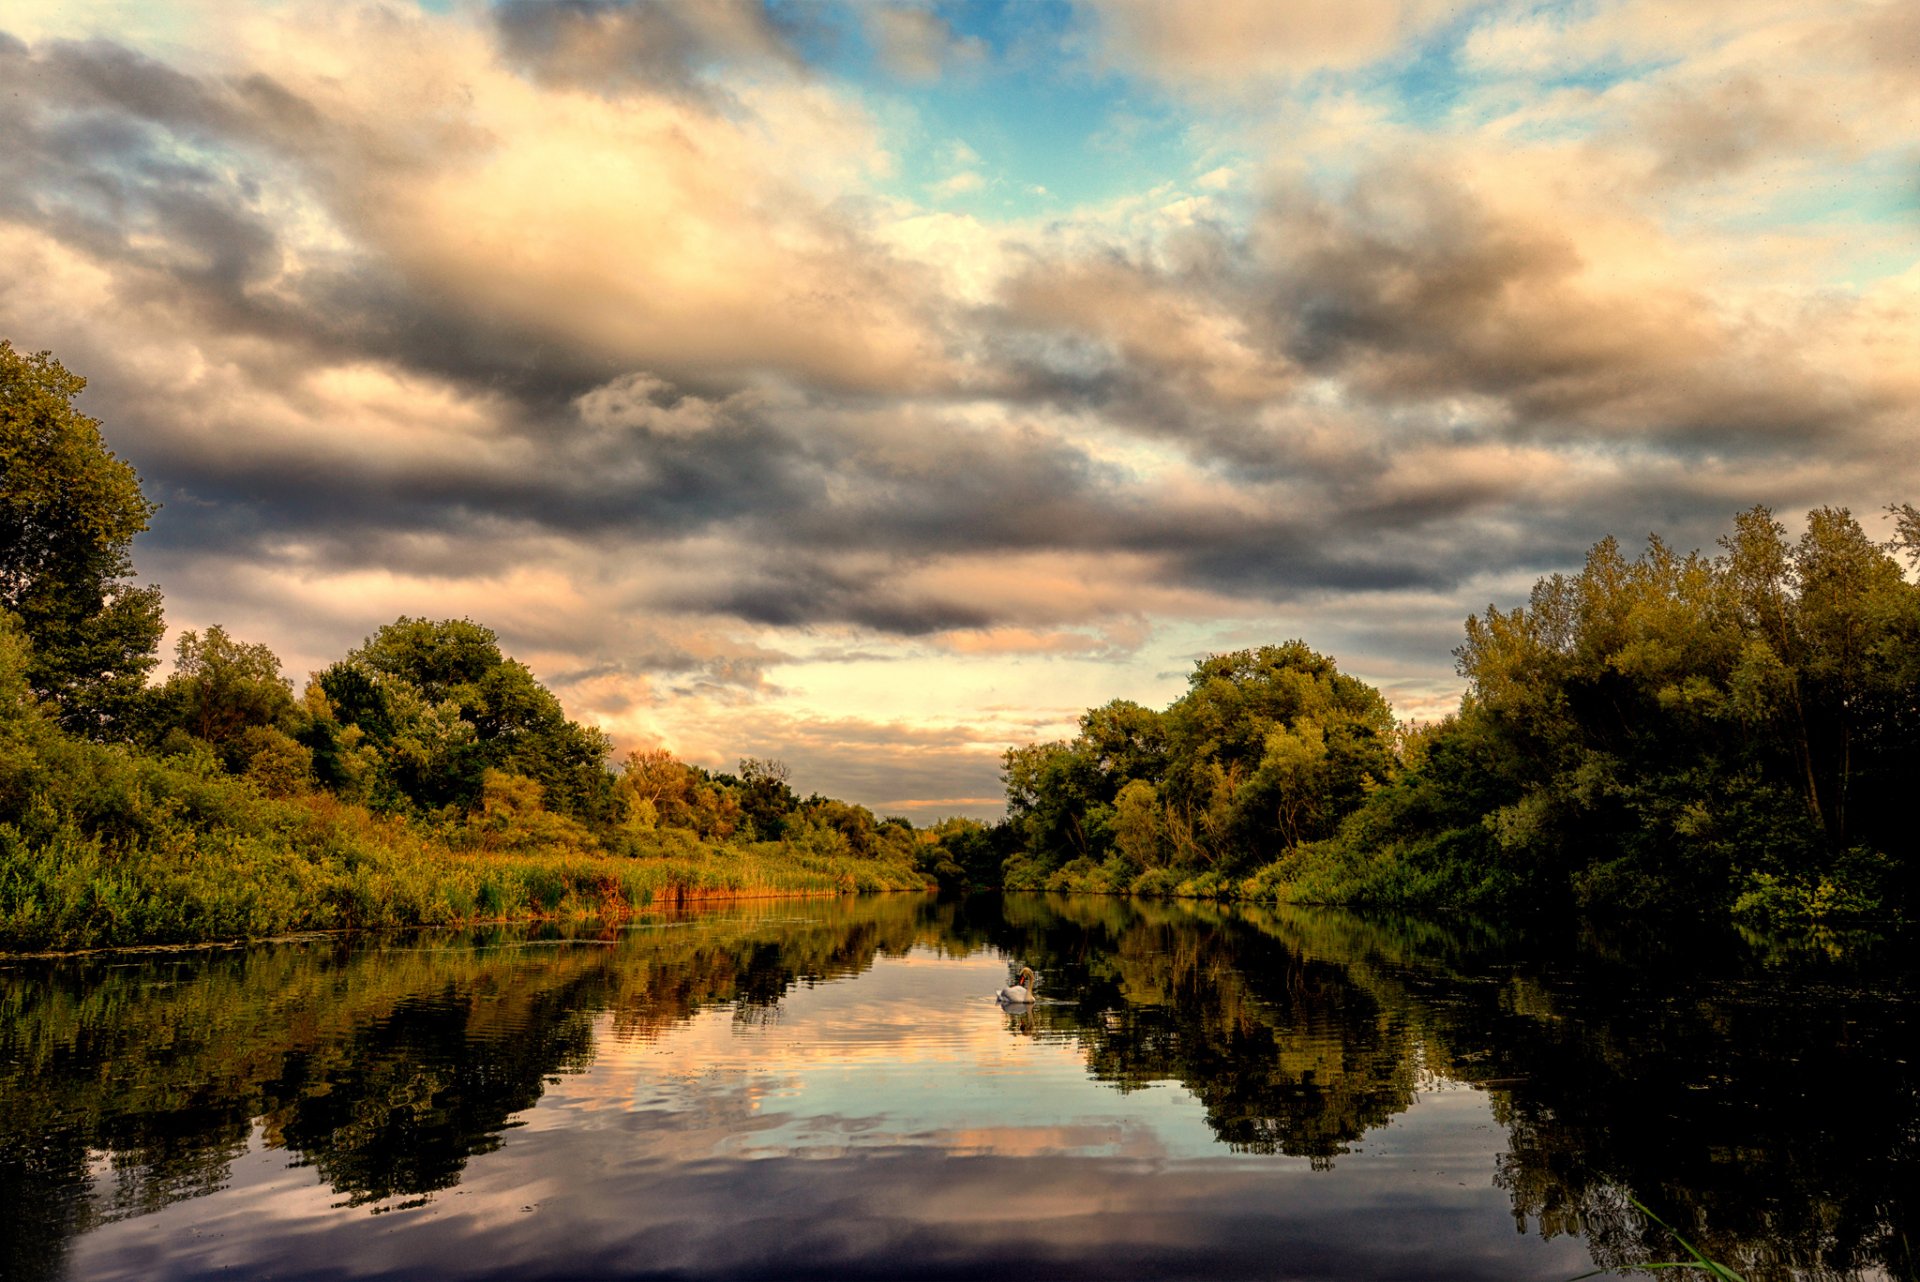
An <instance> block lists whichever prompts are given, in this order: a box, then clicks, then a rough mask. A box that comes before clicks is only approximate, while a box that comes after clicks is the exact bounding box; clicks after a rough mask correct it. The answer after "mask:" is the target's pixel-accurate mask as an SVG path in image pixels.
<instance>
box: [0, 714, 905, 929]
mask: <svg viewBox="0 0 1920 1282" xmlns="http://www.w3.org/2000/svg"><path fill="white" fill-rule="evenodd" d="M16 746H18V745H16ZM34 746H36V747H39V748H42V749H45V751H40V752H35V753H27V752H21V751H16V752H13V753H10V754H8V760H7V761H6V762H5V763H4V764H3V765H0V951H14V952H19V951H39V950H44V951H62V950H72V949H83V948H103V947H116V946H124V945H132V944H171V943H200V942H207V941H213V940H227V939H258V938H263V937H266V936H271V935H281V934H290V933H296V932H301V931H315V930H342V929H355V928H364V927H391V926H436V925H457V924H463V923H469V922H477V921H509V920H528V919H539V918H567V917H587V916H598V917H614V918H618V917H624V916H628V915H631V914H633V913H635V912H639V911H642V910H644V909H647V908H649V907H651V906H655V905H668V904H675V903H684V902H689V901H697V900H704V899H723V898H752V897H758V896H775V895H837V894H851V893H856V892H861V891H879V890H906V889H914V890H918V889H921V888H923V887H924V886H925V884H926V880H927V879H926V878H925V877H924V876H922V875H921V874H920V873H919V872H917V871H916V870H915V869H913V868H912V867H911V866H909V865H908V864H906V863H904V862H898V861H896V862H887V861H883V860H878V859H860V858H856V857H852V856H848V855H832V854H826V855H823V854H820V853H818V852H816V851H812V850H808V849H803V848H801V847H798V846H793V845H789V844H785V843H772V842H766V843H757V844H727V845H720V846H716V845H708V844H704V843H701V842H699V841H697V840H693V839H692V838H691V837H690V836H688V835H687V834H683V833H671V832H668V833H658V834H644V833H643V834H639V835H637V836H636V837H633V838H630V839H629V840H627V841H626V842H624V843H623V845H624V848H625V849H626V850H628V851H631V852H632V853H631V854H623V855H619V856H615V855H610V854H608V853H606V852H605V851H604V850H601V849H598V848H596V847H594V846H593V845H591V844H584V845H581V844H568V845H547V846H541V847H532V846H526V845H516V846H511V847H509V848H506V849H498V848H489V846H490V845H492V844H493V843H491V842H490V841H476V840H473V839H471V838H470V835H469V834H467V833H466V832H465V831H463V830H462V829H460V828H459V827H457V826H452V825H447V826H441V827H429V826H426V825H421V824H415V823H409V822H407V821H405V820H401V819H394V818H383V817H381V816H378V815H375V814H372V813H370V812H369V811H367V810H366V809H364V808H363V807H360V806H358V805H353V804H350V803H347V802H343V801H341V800H339V799H337V798H335V797H332V796H330V795H327V794H323V793H315V794H311V795H305V796H298V797H290V798H278V799H276V798H271V797H267V796H264V795H262V794H261V793H260V792H259V791H258V790H256V789H255V788H254V787H253V786H252V785H251V784H250V783H249V782H248V781H246V780H244V779H238V778H233V777H229V776H225V775H222V774H219V773H217V772H207V771H203V770H200V769H198V768H196V767H195V766H194V765H193V764H192V763H190V762H181V761H179V760H177V759H155V758H152V757H146V756H143V755H140V754H135V753H129V752H125V751H122V750H119V749H115V748H107V747H101V746H98V745H93V744H83V743H77V742H75V741H72V740H68V739H64V738H62V739H60V740H58V741H48V742H43V743H41V744H38V745H34Z"/></svg>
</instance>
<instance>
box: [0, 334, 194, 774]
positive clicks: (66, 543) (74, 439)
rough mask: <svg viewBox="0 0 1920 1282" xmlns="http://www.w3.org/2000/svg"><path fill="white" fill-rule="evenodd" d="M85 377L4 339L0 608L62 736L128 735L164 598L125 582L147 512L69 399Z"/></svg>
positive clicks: (120, 465) (153, 653)
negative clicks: (15, 622) (18, 636)
mask: <svg viewBox="0 0 1920 1282" xmlns="http://www.w3.org/2000/svg"><path fill="white" fill-rule="evenodd" d="M85 386H86V380H85V379H83V378H81V377H80V376H79V375H77V374H73V373H71V372H69V371H68V370H67V369H66V367H65V366H63V365H61V364H60V362H59V361H57V360H55V359H54V358H53V356H52V355H51V354H50V353H47V352H39V353H36V354H34V355H23V354H21V353H19V352H16V351H15V350H14V349H13V345H12V344H11V343H10V342H8V341H6V340H5V339H0V609H5V610H8V611H11V612H12V613H14V614H16V615H18V616H19V617H20V620H21V622H22V624H23V625H24V627H25V629H26V633H27V636H28V638H29V639H30V641H31V644H32V654H31V658H30V659H29V662H28V668H27V680H28V683H29V685H30V686H31V688H32V689H33V690H34V692H35V693H36V694H37V695H39V696H40V697H41V698H44V699H47V700H49V701H51V703H52V704H53V705H54V708H55V710H56V714H57V716H58V718H59V720H60V722H61V723H62V724H63V725H64V726H65V727H66V728H67V729H69V730H73V731H78V732H81V733H85V734H88V735H92V736H95V737H113V736H117V735H119V734H122V733H124V732H125V730H126V729H127V725H128V717H129V714H130V713H131V711H132V709H133V707H134V705H135V704H136V703H138V701H139V700H140V698H141V696H142V690H143V687H144V685H145V683H146V678H147V674H148V673H149V672H151V671H152V669H153V666H154V664H155V662H156V659H157V650H158V647H159V644H160V636H161V633H162V631H163V624H162V621H161V610H160V591H159V589H158V588H154V587H135V586H133V585H131V584H129V583H127V582H126V580H127V578H128V576H129V575H130V574H131V573H132V568H133V567H132V560H131V551H130V550H131V546H132V543H133V537H134V536H135V535H136V534H138V533H140V532H141V531H142V530H144V529H146V528H147V519H148V518H149V517H150V516H152V515H153V513H154V511H155V505H154V504H153V503H151V502H149V501H148V500H147V498H146V496H145V495H144V494H142V493H141V490H140V479H139V477H138V476H137V475H135V473H134V470H133V468H132V467H131V466H129V465H128V464H127V463H126V462H124V461H123V460H121V459H119V458H117V457H116V456H115V455H114V454H113V452H112V451H111V450H109V449H108V448H107V447H106V443H105V442H104V441H103V440H102V438H101V435H100V424H99V422H98V421H97V420H95V419H93V418H90V417H88V416H87V415H85V414H83V413H81V412H80V411H79V409H78V408H76V407H75V405H74V400H75V398H76V397H78V396H79V394H80V392H81V390H82V389H83V388H84V387H85Z"/></svg>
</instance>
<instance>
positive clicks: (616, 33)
mask: <svg viewBox="0 0 1920 1282" xmlns="http://www.w3.org/2000/svg"><path fill="white" fill-rule="evenodd" d="M493 20H494V23H495V26H496V27H497V29H498V30H499V33H500V42H501V47H502V49H503V51H504V52H505V54H506V55H507V57H508V58H509V59H511V60H512V61H513V62H514V63H515V64H516V65H518V66H520V67H522V68H524V69H525V70H526V71H527V72H528V73H530V74H531V75H532V76H534V77H535V78H536V79H538V80H539V81H540V82H541V83H543V84H548V85H556V86H565V87H569V88H578V89H588V90H592V91H594V92H597V93H605V94H610V95H611V94H620V93H625V92H631V91H633V90H636V89H640V90H646V91H650V92H655V93H658V92H662V91H665V92H673V93H682V94H691V95H695V96H699V97H707V96H710V95H712V94H713V93H714V92H715V91H714V90H713V88H712V82H711V81H710V80H709V79H707V78H705V77H703V75H702V72H703V71H707V70H709V69H710V67H711V64H712V63H714V62H715V61H719V60H732V59H739V58H743V57H744V58H758V59H767V58H771V59H774V60H777V61H781V62H786V63H789V64H793V65H797V64H798V61H799V60H798V56H797V55H796V54H795V53H794V52H793V50H792V48H791V47H790V46H789V44H788V42H787V38H786V35H785V33H784V32H783V31H782V30H781V28H780V25H779V24H778V23H777V22H776V21H775V19H774V17H773V16H772V14H770V12H769V11H768V9H767V8H766V7H765V6H764V5H763V4H761V3H760V0H504V3H500V4H497V5H495V6H494V9H493Z"/></svg>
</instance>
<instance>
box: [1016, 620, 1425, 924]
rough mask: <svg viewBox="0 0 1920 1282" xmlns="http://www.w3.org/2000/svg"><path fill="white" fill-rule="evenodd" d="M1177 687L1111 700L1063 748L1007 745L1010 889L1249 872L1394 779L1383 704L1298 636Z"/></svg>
mask: <svg viewBox="0 0 1920 1282" xmlns="http://www.w3.org/2000/svg"><path fill="white" fill-rule="evenodd" d="M1188 684H1189V690H1188V692H1187V694H1186V695H1184V696H1183V697H1182V698H1180V699H1179V700H1177V701H1176V702H1175V703H1174V704H1173V705H1172V706H1171V707H1169V708H1168V709H1167V710H1166V711H1164V712H1155V711H1153V710H1152V709H1149V708H1144V707H1141V706H1140V705H1139V704H1135V703H1129V702H1126V701H1124V700H1122V701H1116V702H1114V703H1110V704H1108V705H1106V706H1105V707H1102V708H1094V709H1091V710H1090V711H1088V712H1087V714H1086V715H1085V716H1083V717H1082V718H1081V719H1080V734H1079V735H1078V736H1077V737H1075V738H1074V739H1073V740H1072V741H1071V742H1069V743H1050V744H1030V745H1028V746H1027V747H1024V748H1014V749H1011V750H1009V751H1008V752H1007V754H1006V757H1005V759H1004V761H1005V779H1006V782H1007V809H1008V818H1009V822H1010V825H1011V827H1012V828H1013V830H1014V832H1015V833H1016V834H1017V837H1018V840H1019V842H1020V844H1021V846H1022V848H1023V852H1024V857H1023V858H1022V859H1021V861H1020V864H1019V866H1018V868H1010V869H1009V873H1008V884H1009V885H1028V886H1074V887H1080V888H1086V889H1095V888H1111V889H1125V888H1127V887H1128V886H1130V885H1133V884H1135V883H1136V882H1138V881H1139V880H1140V879H1141V878H1143V877H1147V876H1149V875H1153V874H1157V873H1159V872H1160V871H1161V870H1164V869H1181V870H1186V871H1187V872H1188V873H1190V874H1197V873H1200V872H1202V871H1206V872H1213V873H1217V874H1219V875H1220V876H1223V877H1225V876H1230V875H1231V874H1234V873H1236V872H1245V871H1249V870H1251V869H1252V868H1253V867H1256V866H1258V865H1259V864H1261V863H1263V862H1266V861H1268V860H1271V859H1272V858H1273V857H1274V856H1275V855H1277V854H1280V853H1281V852H1283V851H1288V850H1292V849H1294V848H1295V847H1297V846H1299V845H1300V844H1302V843H1303V842H1308V841H1313V840H1317V839H1319V838H1323V837H1325V836H1327V835H1329V834H1330V833H1331V832H1332V831H1333V830H1334V829H1335V827H1336V826H1337V825H1338V823H1339V822H1340V820H1341V819H1342V818H1343V817H1345V816H1346V815H1347V814H1349V813H1351V812H1352V810H1353V809H1354V808H1355V807H1356V806H1357V805H1359V804H1360V802H1361V800H1362V799H1363V798H1364V797H1365V796H1366V795H1367V794H1368V793H1369V792H1370V791H1372V790H1373V789H1374V788H1375V787H1376V786H1378V785H1379V784H1380V783H1381V782H1383V781H1385V780H1387V779H1390V778H1391V777H1392V776H1393V774H1394V771H1395V768H1396V767H1395V761H1394V756H1393V748H1392V745H1393V734H1394V725H1393V713H1392V710H1391V709H1390V708H1389V707H1388V706H1387V703H1386V700H1385V699H1383V698H1381V696H1380V693H1379V692H1378V691H1377V690H1374V689H1373V688H1372V687H1371V686H1368V685H1366V684H1365V683H1364V682H1362V681H1359V680H1357V679H1355V678H1353V677H1350V676H1347V675H1346V674H1344V673H1342V672H1340V671H1339V669H1338V668H1337V667H1335V666H1334V663H1333V661H1332V660H1331V659H1328V658H1326V657H1325V656H1324V655H1320V654H1316V653H1315V652H1314V651H1312V650H1311V649H1309V648H1308V647H1307V646H1306V645H1305V644H1304V643H1303V642H1299V641H1289V642H1287V643H1286V644H1285V645H1278V646H1262V647H1260V648H1258V649H1253V650H1241V651H1237V652H1235V653H1232V654H1220V655H1214V656H1211V657H1209V658H1207V659H1203V660H1201V661H1200V662H1199V663H1198V664H1197V665H1196V666H1195V670H1194V672H1193V673H1192V675H1191V676H1190V677H1189V678H1188ZM1158 883H1159V878H1158V877H1157V876H1156V877H1155V884H1158ZM1208 884H1211V883H1208Z"/></svg>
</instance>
